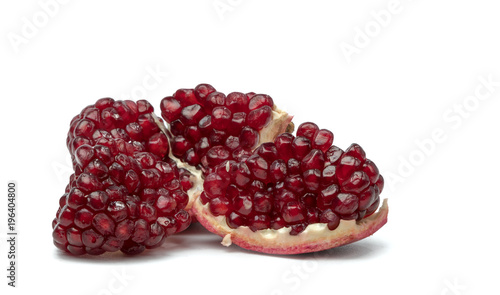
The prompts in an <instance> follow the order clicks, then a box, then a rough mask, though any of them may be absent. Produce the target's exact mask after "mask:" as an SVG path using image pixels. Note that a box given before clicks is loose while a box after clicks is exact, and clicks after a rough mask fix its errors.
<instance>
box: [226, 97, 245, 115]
mask: <svg viewBox="0 0 500 295" xmlns="http://www.w3.org/2000/svg"><path fill="white" fill-rule="evenodd" d="M226 106H227V107H228V108H229V109H230V110H231V112H233V113H235V112H247V111H248V98H247V96H246V95H245V94H243V93H241V92H231V93H229V94H228V95H227V98H226Z"/></svg>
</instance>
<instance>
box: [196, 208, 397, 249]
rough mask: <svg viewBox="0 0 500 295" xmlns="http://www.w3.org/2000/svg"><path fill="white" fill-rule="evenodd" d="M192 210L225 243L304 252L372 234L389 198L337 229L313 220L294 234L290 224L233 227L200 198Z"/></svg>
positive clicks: (384, 220)
mask: <svg viewBox="0 0 500 295" xmlns="http://www.w3.org/2000/svg"><path fill="white" fill-rule="evenodd" d="M191 210H192V212H193V213H194V214H195V216H196V218H197V219H198V221H199V222H200V223H201V224H202V225H203V226H204V227H205V228H206V229H207V230H209V231H210V232H212V233H215V234H217V235H219V236H221V237H223V241H222V244H223V245H224V246H229V245H231V244H236V245H238V246H240V247H242V248H245V249H248V250H252V251H257V252H261V253H268V254H301V253H310V252H317V251H322V250H327V249H331V248H335V247H339V246H343V245H347V244H350V243H353V242H356V241H359V240H362V239H364V238H366V237H369V236H371V235H372V234H374V233H375V232H376V231H378V230H379V229H380V228H381V227H382V226H384V225H385V224H386V223H387V215H388V213H389V205H388V201H387V199H384V201H383V204H382V206H381V207H380V208H379V210H378V211H377V212H375V213H374V214H372V215H371V216H368V217H366V218H364V219H361V220H359V221H355V220H341V221H340V224H339V226H338V227H337V228H336V229H335V230H333V231H331V230H329V229H328V227H327V225H326V224H325V223H316V224H311V225H308V227H307V228H306V229H305V230H304V231H303V232H301V233H300V234H298V235H296V236H292V235H290V228H281V229H279V230H273V229H265V230H259V231H256V232H253V231H251V230H250V228H248V227H247V226H242V227H239V228H236V229H232V228H230V227H229V226H227V223H226V220H225V217H223V216H213V215H212V214H211V213H210V210H209V208H208V205H203V204H202V203H201V201H200V200H197V201H195V202H194V204H193V208H192V209H191Z"/></svg>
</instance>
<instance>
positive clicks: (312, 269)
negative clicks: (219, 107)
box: [0, 0, 500, 295]
mask: <svg viewBox="0 0 500 295" xmlns="http://www.w3.org/2000/svg"><path fill="white" fill-rule="evenodd" d="M336 2H338V1H302V2H299V1H245V0H238V1H237V0H205V1H168V2H167V1H161V2H160V1H135V2H134V1H123V0H122V1H67V3H66V2H65V3H64V4H62V2H61V3H59V2H53V1H52V2H50V1H49V0H41V1H2V4H0V37H1V38H0V89H1V90H2V94H1V97H2V98H1V115H0V120H1V125H0V132H1V136H0V137H1V145H0V146H1V147H0V148H1V163H0V167H1V173H0V186H2V187H3V188H2V189H1V190H0V191H3V193H0V196H3V197H2V198H3V200H1V201H0V205H1V206H0V208H1V210H0V211H1V212H0V229H1V236H2V237H1V238H2V242H1V243H0V273H1V275H0V277H1V279H0V282H2V283H1V287H0V290H2V291H1V294H6V292H7V294H33V293H35V292H37V293H39V292H40V291H43V292H50V294H68V293H71V294H73V295H77V294H155V293H158V294H161V293H163V294H186V293H188V292H189V293H196V294H199V293H202V292H203V293H207V294H216V293H222V292H225V293H229V292H230V293H234V294H314V293H319V292H321V294H342V293H344V294H345V293H347V292H349V294H367V293H368V292H373V293H375V294H379V293H382V292H383V293H384V294H443V295H451V294H452V295H462V294H498V292H499V289H500V288H499V287H498V272H497V271H496V269H497V268H498V265H499V264H500V257H499V250H498V249H500V247H499V246H500V245H499V242H498V241H499V239H498V238H495V237H497V236H498V227H499V225H500V224H499V222H498V218H497V215H498V212H499V211H498V210H499V205H500V201H499V197H500V195H499V192H500V190H499V189H498V183H499V181H498V178H499V177H500V173H499V171H498V168H499V167H500V160H499V157H498V151H499V148H500V140H499V136H500V135H499V132H498V131H499V126H500V116H499V115H498V113H499V110H500V85H499V82H500V67H499V66H500V41H499V39H500V35H499V28H500V18H499V14H498V12H499V11H500V6H499V5H498V4H497V3H496V2H495V1H486V0H484V1H430V0H420V1H416V0H415V1H410V0H400V1H390V0H375V1H342V2H341V3H336ZM40 3H42V5H41V4H40ZM43 3H56V4H57V6H54V5H52V6H51V5H49V6H48V9H47V7H46V8H43V7H44V5H43ZM347 49H349V50H350V51H347V52H346V51H345V50H347ZM155 71H156V74H151V73H154V72H155ZM154 77H156V79H153V80H152V79H151V78H154ZM481 79H482V80H483V81H486V80H488V79H489V80H490V86H489V87H490V88H489V91H488V88H485V87H484V82H483V83H482V82H481ZM144 80H147V81H148V83H149V84H147V85H146V86H147V88H148V89H146V88H145V87H144V85H143V81H144ZM202 82H206V83H211V84H212V85H214V86H215V87H216V88H217V89H218V90H220V91H223V92H225V93H229V92H231V91H242V92H247V91H255V92H261V93H267V94H269V95H271V96H272V97H273V98H274V100H275V103H276V104H277V105H278V106H280V107H281V108H282V109H284V110H286V111H288V112H289V113H291V114H294V115H295V119H294V120H295V122H296V123H301V122H304V121H309V120H313V121H315V122H316V123H317V124H318V125H319V126H320V127H323V128H328V129H330V130H332V131H333V132H334V134H335V143H336V144H337V145H338V146H340V147H342V148H346V147H347V146H348V145H349V144H350V143H352V142H357V143H359V144H361V145H362V146H363V147H364V148H365V150H366V152H367V155H368V157H369V158H371V159H372V160H373V161H375V162H376V163H377V165H378V167H379V168H380V170H381V172H382V174H384V175H385V176H386V179H392V180H393V181H390V180H388V183H387V184H386V189H385V191H384V192H383V194H382V196H383V197H384V198H389V205H390V214H389V222H388V224H387V225H386V226H385V227H384V228H382V229H381V230H380V231H379V232H377V233H376V234H375V235H374V236H372V237H370V238H367V239H365V240H363V241H360V242H358V243H355V244H352V245H349V246H344V247H341V248H338V249H333V250H329V251H325V252H322V253H321V257H319V256H317V255H316V256H315V255H312V254H309V255H297V256H272V255H261V254H258V253H252V252H249V251H246V250H242V249H241V248H239V247H237V246H231V247H230V248H225V247H222V246H221V245H220V244H219V242H220V238H219V237H217V236H215V235H212V234H209V233H207V232H206V231H205V230H204V229H203V228H201V227H200V226H195V227H194V228H193V229H191V230H189V231H187V232H185V233H183V234H180V235H177V236H174V237H172V238H170V239H168V240H167V241H166V243H165V245H164V246H163V247H162V248H159V249H156V250H154V251H147V252H145V253H143V254H142V255H139V256H136V257H132V258H129V257H124V256H122V255H112V256H101V257H77V258H74V257H70V256H68V255H65V254H64V253H62V252H61V251H59V250H57V249H56V248H55V247H54V246H53V245H52V237H51V222H52V219H53V217H54V215H55V212H56V210H57V207H58V203H57V202H58V199H59V197H60V196H61V195H62V194H63V192H64V188H65V186H66V182H67V177H68V175H69V173H70V171H69V170H68V169H69V167H70V166H69V164H68V158H69V155H68V152H67V150H66V146H65V139H66V132H67V129H68V126H69V122H70V120H71V118H72V117H73V116H74V115H75V114H77V113H78V112H79V111H80V110H81V109H82V108H83V107H84V106H86V105H87V104H91V103H93V102H94V101H95V100H97V99H98V98H101V97H105V96H111V97H114V98H117V99H128V98H147V99H148V100H149V101H150V102H151V103H152V104H153V105H154V106H155V107H156V110H157V111H158V110H159V102H160V100H161V98H162V97H164V96H167V95H170V94H172V93H173V92H174V91H175V90H176V89H178V88H183V87H184V88H186V87H194V86H196V85H197V84H198V83H202ZM478 94H479V95H483V96H484V97H483V98H484V99H482V100H479V98H478V97H477V96H476V95H478ZM461 110H462V111H461ZM157 113H159V112H157ZM436 134H438V135H439V136H436ZM433 135H434V139H432V141H431V138H432V137H433ZM12 179H13V180H16V181H17V182H18V186H19V197H18V209H19V219H18V220H19V223H18V230H19V245H18V256H19V261H18V264H19V265H18V282H17V283H18V286H19V287H18V288H16V289H14V288H10V287H7V282H6V278H5V276H6V271H5V269H6V267H7V248H6V246H7V245H6V243H5V239H6V219H7V218H6V213H7V212H6V211H7V210H6V206H7V205H6V204H7V201H6V194H7V193H6V190H7V181H8V180H12Z"/></svg>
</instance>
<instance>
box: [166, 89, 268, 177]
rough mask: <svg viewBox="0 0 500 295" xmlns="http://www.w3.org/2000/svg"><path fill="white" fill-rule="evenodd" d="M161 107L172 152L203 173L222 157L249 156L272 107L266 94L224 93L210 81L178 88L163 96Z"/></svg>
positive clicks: (265, 124) (222, 158)
mask: <svg viewBox="0 0 500 295" xmlns="http://www.w3.org/2000/svg"><path fill="white" fill-rule="evenodd" d="M160 107H161V114H162V117H163V118H164V119H165V120H166V121H167V122H168V123H169V124H170V131H171V132H172V135H173V137H172V140H171V148H172V154H173V155H174V156H176V157H177V158H179V159H181V160H182V161H184V162H186V163H188V164H189V165H192V166H195V167H197V168H199V169H201V170H202V171H204V172H206V170H207V169H208V168H209V167H214V166H216V165H217V164H219V163H220V161H221V160H222V161H224V160H231V159H234V160H236V161H240V160H242V159H243V158H244V157H248V156H249V155H250V154H251V151H252V150H253V149H254V148H255V147H256V145H257V144H258V142H259V131H261V130H262V129H263V128H264V127H266V126H267V125H268V124H269V123H270V122H271V120H272V117H273V110H274V108H275V106H274V103H273V99H272V98H271V97H270V96H269V95H266V94H255V93H253V92H251V93H246V94H244V93H241V92H231V93H229V94H228V95H227V96H226V95H225V94H224V93H222V92H218V91H216V90H215V88H214V87H212V86H211V85H209V84H200V85H198V86H196V88H194V89H179V90H177V91H176V92H175V94H174V95H173V96H168V97H165V98H164V99H163V100H162V102H161V106H160Z"/></svg>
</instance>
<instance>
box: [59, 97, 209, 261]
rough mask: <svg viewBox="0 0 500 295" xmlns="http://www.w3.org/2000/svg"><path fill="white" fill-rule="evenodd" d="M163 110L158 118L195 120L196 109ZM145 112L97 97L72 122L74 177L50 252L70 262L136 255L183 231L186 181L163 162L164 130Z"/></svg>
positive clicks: (170, 106)
mask: <svg viewBox="0 0 500 295" xmlns="http://www.w3.org/2000/svg"><path fill="white" fill-rule="evenodd" d="M181 95H184V96H183V99H187V98H188V97H190V95H191V94H189V93H182V94H179V95H178V96H181ZM191 96H192V95H191ZM164 104H165V105H166V107H165V108H166V109H167V111H165V113H168V112H171V113H179V114H183V115H184V117H186V118H188V119H186V120H187V121H189V120H197V119H198V117H199V116H201V115H199V114H198V113H197V111H198V112H200V108H199V109H198V110H197V109H196V108H191V109H189V110H185V111H184V110H178V106H176V105H175V101H174V100H172V101H167V102H164ZM176 108H177V109H176ZM183 111H184V112H183ZM152 112H153V107H152V106H151V105H150V104H149V103H148V102H147V101H144V100H142V101H138V102H132V101H115V100H113V99H111V98H103V99H100V100H98V101H97V102H96V103H95V104H94V105H91V106H88V107H86V108H85V109H83V111H82V112H81V113H80V114H79V115H77V116H75V117H74V119H73V120H72V122H71V126H70V131H69V133H68V138H67V146H68V149H69V151H70V153H71V157H72V160H73V168H74V171H75V173H74V174H73V175H72V176H71V179H70V183H69V185H68V186H67V189H66V193H65V194H64V195H63V197H62V198H61V199H60V204H59V205H60V206H59V209H58V214H57V215H56V218H55V219H54V221H53V229H54V231H53V238H54V243H55V245H56V246H57V247H58V248H60V249H63V250H65V251H67V252H70V253H72V254H74V255H82V254H91V255H99V254H102V253H105V252H114V251H118V250H120V251H122V252H124V253H125V254H130V255H132V254H138V253H140V252H142V251H144V249H152V248H155V247H158V246H160V245H161V244H162V243H163V242H164V240H165V238H166V237H167V236H169V235H172V234H174V233H176V232H180V231H182V230H184V229H185V228H186V227H187V226H188V225H189V224H190V221H191V218H190V216H189V214H188V213H187V212H186V211H185V210H186V209H187V208H186V206H187V204H188V195H187V194H186V193H185V191H187V190H189V189H190V188H191V186H192V183H191V182H190V175H191V174H190V173H189V172H188V171H187V170H185V169H183V170H181V169H178V168H177V165H176V164H175V162H174V161H173V160H172V159H171V158H170V157H169V151H170V145H169V141H168V138H167V136H166V133H165V132H164V131H163V130H166V128H165V127H164V126H163V125H162V123H161V119H158V118H156V116H155V115H154V114H153V113H152Z"/></svg>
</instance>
